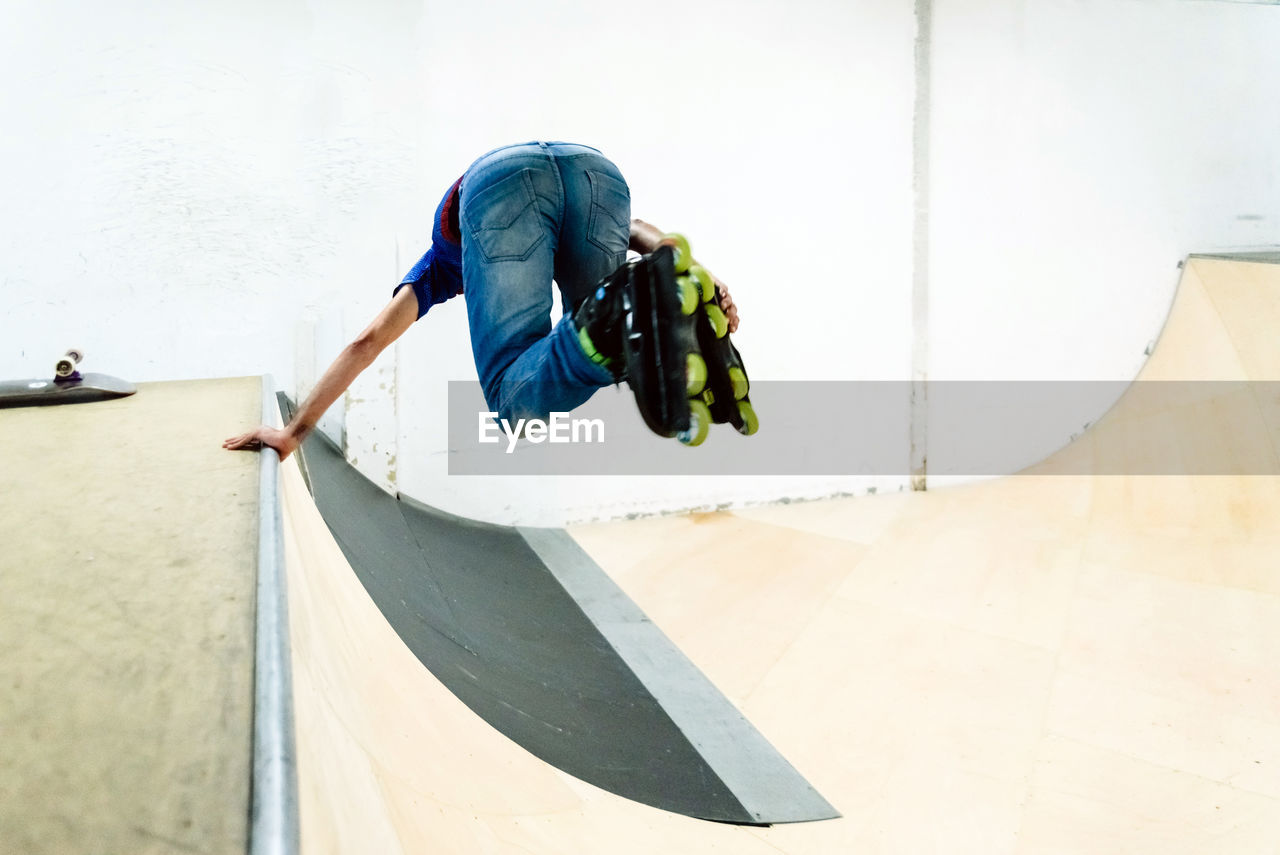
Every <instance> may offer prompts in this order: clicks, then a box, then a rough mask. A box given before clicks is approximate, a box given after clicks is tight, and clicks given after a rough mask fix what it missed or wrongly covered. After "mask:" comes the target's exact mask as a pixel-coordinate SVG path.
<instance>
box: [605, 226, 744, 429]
mask: <svg viewBox="0 0 1280 855" xmlns="http://www.w3.org/2000/svg"><path fill="white" fill-rule="evenodd" d="M667 237H668V238H669V239H670V240H671V244H664V245H662V246H660V247H658V249H656V250H655V251H654V252H652V253H650V254H649V255H645V256H642V257H641V258H639V259H638V260H636V261H634V262H631V263H630V264H629V265H627V267H626V268H625V269H626V270H627V286H626V287H625V288H624V289H623V293H622V304H623V321H624V322H623V338H622V349H623V353H624V355H625V357H626V366H627V367H626V377H627V383H628V385H630V386H631V389H632V391H633V392H634V393H635V396H636V404H637V406H638V407H639V409H640V414H641V416H643V417H644V420H645V423H646V424H647V425H648V426H649V428H650V429H651V430H652V431H653V432H654V433H657V434H659V435H660V436H674V437H676V438H677V439H679V440H680V441H681V442H682V443H684V444H686V445H699V444H701V443H702V441H703V440H704V439H706V436H707V431H708V429H709V428H710V426H711V424H712V423H713V422H727V423H730V424H732V425H733V426H734V427H735V428H737V429H738V431H739V432H740V433H743V434H748V435H749V434H752V433H755V431H756V429H757V427H758V426H759V422H758V421H757V419H756V416H755V411H754V410H753V409H752V408H751V402H750V401H749V400H748V398H747V392H748V389H749V384H748V381H747V374H746V369H745V368H744V367H743V364H742V358H741V356H739V354H738V351H737V349H736V348H735V347H734V346H733V345H732V344H731V343H730V342H729V337H728V336H729V322H728V319H727V318H726V317H725V314H724V312H723V310H721V308H720V304H719V295H718V294H717V292H716V288H715V285H714V283H713V281H712V279H711V275H710V274H709V273H707V271H706V270H704V269H703V268H702V267H700V266H698V265H695V264H692V263H691V262H692V255H691V254H690V252H689V242H688V241H687V240H686V239H685V238H684V237H683V236H681V235H668V236H667ZM672 244H673V245H672Z"/></svg>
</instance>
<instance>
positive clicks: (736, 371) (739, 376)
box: [728, 365, 751, 401]
mask: <svg viewBox="0 0 1280 855" xmlns="http://www.w3.org/2000/svg"><path fill="white" fill-rule="evenodd" d="M728 373H729V382H730V383H732V384H733V399H734V400H735V401H741V400H742V399H743V398H745V397H747V390H748V389H750V388H751V387H750V384H749V383H747V373H746V372H745V371H743V370H742V369H741V368H739V367H738V366H736V365H735V366H733V367H732V368H730V369H729V372H728Z"/></svg>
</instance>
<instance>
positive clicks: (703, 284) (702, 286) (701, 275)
mask: <svg viewBox="0 0 1280 855" xmlns="http://www.w3.org/2000/svg"><path fill="white" fill-rule="evenodd" d="M689 275H690V276H691V277H693V280H694V281H695V282H697V283H698V289H699V290H700V291H702V302H704V303H710V302H711V301H712V300H714V299H715V298H716V283H715V280H714V279H712V278H711V274H710V273H708V272H707V268H705V267H703V266H702V265H701V264H695V265H693V266H692V267H690V268H689Z"/></svg>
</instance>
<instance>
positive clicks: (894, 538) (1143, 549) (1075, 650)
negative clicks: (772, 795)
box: [285, 259, 1280, 855]
mask: <svg viewBox="0 0 1280 855" xmlns="http://www.w3.org/2000/svg"><path fill="white" fill-rule="evenodd" d="M1276 329H1280V268H1274V267H1263V266H1259V265H1248V264H1238V263H1227V262H1218V261H1209V260H1201V259H1196V260H1192V261H1191V262H1190V263H1189V264H1188V265H1187V270H1186V275H1185V277H1184V281H1183V284H1182V287H1181V289H1180V291H1179V295H1178V299H1177V302H1176V305H1175V306H1174V309H1173V312H1172V314H1171V316H1170V319H1169V322H1168V325H1167V327H1166V331H1165V334H1164V336H1163V337H1162V339H1161V341H1160V343H1159V345H1158V347H1157V348H1156V350H1155V352H1154V353H1153V355H1152V357H1151V360H1150V362H1149V365H1148V367H1147V369H1146V370H1145V371H1144V372H1143V375H1142V376H1143V379H1156V378H1177V379H1180V380H1206V381H1208V380H1213V381H1232V382H1233V383H1234V382H1236V381H1266V380H1271V379H1274V374H1275V373H1276V372H1277V369H1280V351H1277V345H1276V344H1275V342H1276V341H1277V338H1276V336H1275V335H1274V333H1273V331H1274V330H1276ZM1243 388H1244V389H1245V390H1246V391H1247V392H1248V394H1251V395H1253V396H1254V397H1253V408H1252V412H1254V413H1257V414H1260V415H1259V417H1258V418H1255V419H1253V420H1252V424H1253V425H1262V426H1263V427H1264V428H1265V426H1266V425H1268V424H1275V422H1274V420H1271V418H1270V417H1271V416H1274V415H1275V410H1274V405H1275V404H1276V400H1275V399H1274V398H1269V397H1268V393H1267V392H1266V387H1265V386H1263V385H1251V384H1246V385H1245V386H1244V387H1243ZM1206 390H1207V387H1206ZM1237 391H1239V390H1237ZM1235 400H1236V399H1235V398H1234V397H1233V398H1231V399H1230V401H1229V402H1228V403H1230V402H1234V401H1235ZM1220 403H1221V402H1218V403H1215V401H1214V399H1212V398H1210V399H1204V398H1201V399H1199V400H1196V399H1194V397H1191V398H1179V399H1177V400H1167V399H1166V400H1161V399H1154V400H1153V401H1148V402H1145V403H1144V405H1143V406H1142V407H1138V408H1134V407H1131V406H1130V405H1129V404H1128V403H1127V402H1126V401H1123V400H1122V401H1121V403H1120V404H1119V405H1117V407H1116V408H1114V409H1113V410H1112V411H1111V413H1109V414H1108V415H1107V417H1105V418H1104V419H1102V420H1101V422H1100V423H1099V425H1098V426H1097V427H1096V428H1095V429H1094V430H1093V431H1091V432H1090V433H1089V434H1086V435H1085V437H1083V438H1082V441H1081V442H1078V443H1076V444H1075V445H1073V446H1071V447H1069V448H1067V449H1064V451H1063V452H1061V453H1060V454H1062V455H1081V454H1086V453H1087V454H1104V455H1105V454H1106V453H1109V452H1107V449H1108V448H1109V447H1113V446H1112V443H1113V442H1123V443H1131V442H1132V437H1133V435H1134V433H1133V432H1134V431H1136V433H1137V435H1139V436H1143V437H1148V436H1160V435H1161V434H1160V433H1159V431H1158V430H1156V429H1154V428H1153V427H1152V425H1160V424H1164V423H1171V422H1170V419H1173V416H1177V418H1176V419H1174V422H1177V421H1181V423H1183V424H1198V425H1200V426H1202V427H1203V426H1204V425H1206V424H1209V425H1211V426H1212V425H1213V424H1216V422H1215V420H1216V419H1217V418H1218V414H1219V413H1220V412H1221V407H1220ZM1153 407H1154V409H1153ZM1161 407H1163V409H1164V411H1165V414H1166V416H1168V418H1166V419H1165V421H1164V422H1162V421H1161V418H1160V415H1159V413H1157V412H1156V410H1158V409H1160V408H1161ZM1232 412H1244V410H1243V409H1242V410H1239V411H1236V410H1232ZM1104 435H1109V436H1111V437H1114V438H1115V439H1108V438H1107V436H1104ZM1275 437H1276V434H1275V432H1274V430H1273V431H1272V432H1271V433H1270V434H1269V436H1268V437H1267V439H1268V443H1269V444H1270V447H1271V449H1272V451H1273V452H1274V449H1275V447H1276V443H1275ZM1217 438H1218V445H1219V446H1220V447H1223V448H1226V449H1230V450H1233V453H1234V454H1235V457H1233V458H1231V459H1234V460H1237V461H1242V462H1245V463H1248V464H1249V466H1248V467H1247V468H1245V469H1243V470H1241V471H1240V472H1239V473H1237V474H1227V475H1217V476H1212V477H1210V476H1193V475H1166V476H1151V475H1123V474H1110V475H1105V476H1099V475H1087V474H1071V475H1054V474H1052V472H1053V471H1055V466H1059V467H1060V469H1062V470H1063V471H1071V472H1075V473H1079V472H1080V471H1081V470H1080V468H1079V467H1080V466H1081V459H1082V458H1076V459H1072V460H1068V461H1065V462H1064V461H1063V460H1062V459H1060V458H1059V456H1058V455H1055V457H1054V458H1051V459H1050V460H1049V461H1046V463H1045V464H1044V465H1042V466H1041V467H1038V468H1036V469H1035V470H1033V471H1032V472H1031V473H1028V474H1024V475H1021V476H1018V477H1013V478H1007V479H1004V480H1002V481H998V482H990V483H985V484H979V485H973V486H968V487H962V488H956V489H950V490H942V491H935V492H930V493H912V494H898V495H888V496H872V497H861V498H857V499H846V500H835V501H828V502H820V503H813V504H807V505H794V506H783V507H770V508H762V509H755V510H745V511H739V512H735V513H718V514H707V515H694V516H687V517H679V518H660V519H651V520H639V521H633V522H628V523H618V524H608V525H598V526H586V527H580V528H576V529H574V530H572V532H571V534H572V535H573V537H574V538H575V540H576V541H577V543H578V544H579V545H580V546H581V547H582V548H583V549H584V550H585V551H586V552H587V553H588V554H590V555H591V556H592V558H593V559H594V560H595V561H596V562H597V563H598V564H599V565H600V566H601V567H603V568H604V569H605V570H606V571H607V572H608V573H609V575H610V576H611V578H612V579H613V580H614V581H615V582H616V583H617V584H618V585H619V586H620V587H621V588H622V589H623V590H625V591H626V592H627V594H628V596H629V597H630V598H631V599H633V600H634V601H635V602H636V603H637V604H638V606H639V607H640V608H642V609H643V610H644V612H645V613H646V614H648V615H649V616H650V617H651V618H652V619H653V621H654V622H656V623H657V624H659V625H661V626H662V627H663V629H664V630H665V631H666V633H667V634H668V635H669V636H670V637H671V639H672V641H673V642H674V643H675V644H676V645H677V646H678V647H679V648H680V649H681V650H683V651H684V653H685V654H687V655H688V657H689V658H690V659H691V660H692V661H693V662H695V663H696V664H697V665H698V667H699V668H701V669H702V670H703V671H704V672H705V673H706V674H707V676H708V677H709V678H710V679H711V680H713V681H714V682H715V684H716V685H717V686H719V687H720V688H721V689H722V690H723V691H724V692H725V694H726V695H727V696H728V698H729V699H730V700H731V701H732V702H733V703H734V704H735V705H736V706H737V707H738V708H739V709H741V710H742V712H743V713H744V714H745V715H746V716H747V717H749V718H750V719H751V721H752V722H753V723H754V724H755V725H756V726H757V727H759V728H760V730H761V731H762V732H763V733H764V734H765V735H767V736H768V737H769V739H770V741H771V742H772V743H773V744H774V745H776V746H777V748H778V749H779V750H780V751H781V752H782V753H783V754H785V755H786V756H787V757H788V758H790V759H791V760H792V761H793V762H794V763H795V764H796V766H797V767H798V768H800V769H803V770H804V772H805V774H806V775H807V776H808V777H809V779H810V780H811V781H812V782H813V783H814V785H815V786H816V787H817V788H818V789H819V790H820V791H822V792H823V793H824V794H826V795H827V796H829V797H830V798H831V799H832V801H833V802H834V803H836V804H838V805H840V806H841V808H843V809H844V811H845V813H846V816H845V817H844V818H843V819H839V820H836V821H832V822H821V823H805V824H794V825H780V826H774V827H771V828H758V827H750V826H733V825H723V824H717V823H706V822H700V821H696V820H692V819H689V818H687V817H683V816H680V815H676V814H673V813H669V812H666V811H660V810H654V809H653V808H650V807H646V806H644V805H641V804H638V803H637V802H635V801H632V800H629V799H625V798H621V797H619V796H617V795H614V794H612V793H609V792H606V791H604V790H602V789H599V788H597V787H594V786H591V785H589V784H586V783H583V782H582V781H580V780H578V779H576V778H574V777H572V776H570V775H567V774H565V773H563V772H561V771H559V770H558V769H556V768H555V767H554V766H552V765H550V764H548V763H545V762H543V761H542V760H540V759H538V758H536V757H534V756H532V755H531V754H529V753H528V752H526V751H524V750H522V749H521V748H519V747H518V746H516V745H515V744H513V743H512V742H511V741H510V740H509V739H508V738H507V737H505V736H503V735H501V734H500V733H498V732H497V731H496V730H494V729H493V728H492V727H490V726H489V725H487V724H486V723H484V722H483V721H481V720H480V719H479V718H478V717H477V716H476V715H474V714H473V713H472V712H471V710H470V709H468V708H467V707H466V706H465V705H464V704H463V703H462V702H461V701H460V700H458V698H457V697H455V696H454V694H453V693H452V692H450V691H449V690H448V689H446V688H445V687H444V686H443V685H442V684H441V683H440V681H439V680H437V679H436V678H435V677H433V676H432V675H431V673H430V672H429V671H428V670H427V669H426V668H425V667H424V666H423V665H422V664H421V663H420V662H419V661H418V659H417V657H415V656H414V655H413V653H412V652H411V651H410V650H409V649H408V648H407V647H406V646H405V645H404V643H403V642H401V641H400V639H399V638H398V637H397V636H396V634H395V632H394V631H393V630H392V629H391V627H390V626H389V624H388V623H387V621H386V620H385V619H384V618H383V616H382V614H381V613H380V612H379V611H378V609H377V607H376V606H375V605H374V603H373V601H372V600H371V599H370V597H369V596H368V594H367V593H366V592H365V590H364V588H363V587H362V586H361V584H360V582H359V581H358V580H357V578H356V577H355V575H354V574H353V573H352V572H351V570H350V568H349V567H348V566H347V562H346V559H345V557H344V556H343V555H342V552H341V550H340V549H339V548H338V547H337V545H336V544H335V543H334V541H333V540H332V538H331V537H330V536H329V534H328V530H327V529H326V527H325V526H324V524H323V521H322V520H321V519H320V517H319V515H318V513H317V511H316V509H315V505H314V503H313V502H312V501H311V499H310V497H309V496H308V495H307V494H306V492H305V490H304V489H303V486H302V483H301V479H300V477H299V475H298V474H297V473H296V472H295V471H292V467H286V471H285V482H286V483H285V506H286V514H287V519H288V522H287V524H286V532H287V535H288V542H287V544H286V545H287V551H288V557H289V572H290V580H289V581H290V589H291V602H290V605H291V609H292V615H293V631H294V652H295V681H296V693H297V694H296V697H297V707H298V727H299V777H300V789H301V798H302V821H303V841H304V849H305V850H306V851H308V852H351V851H379V852H387V853H397V852H406V853H416V852H423V851H437V852H459V853H461V852H467V853H470V852H521V853H528V852H537V853H564V852H582V853H586V852H596V851H603V850H608V851H611V852H619V853H631V852H635V853H640V852H644V853H650V852H654V851H668V852H689V853H693V852H699V853H700V852H713V851H725V852H734V853H746V855H753V853H761V854H762V855H763V854H764V853H767V855H778V853H779V852H782V853H789V855H809V853H813V855H817V853H823V855H825V853H831V852H940V853H967V852H973V853H982V855H991V853H1045V852H1099V851H1124V852H1130V853H1141V852H1160V853H1170V852H1177V853H1182V852H1185V853H1193V852H1194V853H1197V855H1202V854H1203V853H1222V855H1238V853H1242V852H1266V851H1269V850H1270V849H1271V848H1273V847H1274V841H1275V840H1276V839H1278V838H1280V777H1277V775H1276V774H1275V770H1276V769H1277V768H1280V724H1278V723H1277V719H1276V716H1275V715H1274V712H1275V710H1276V709H1277V708H1280V673H1277V670H1276V669H1275V667H1274V663H1275V662H1276V661H1277V659H1278V658H1280V630H1278V629H1277V627H1280V578H1277V576H1276V575H1275V574H1274V572H1273V571H1272V568H1273V567H1274V564H1275V556H1276V555H1278V554H1280V534H1277V532H1276V528H1275V524H1274V521H1275V520H1276V519H1277V518H1280V483H1278V481H1277V478H1276V477H1275V476H1274V474H1263V475H1257V474H1248V473H1253V472H1257V471H1258V469H1257V466H1256V463H1257V461H1258V460H1265V459H1266V454H1265V453H1264V452H1265V450H1266V449H1265V448H1264V447H1261V446H1259V445H1257V442H1256V441H1257V439H1258V434H1257V432H1256V431H1255V430H1254V429H1253V428H1248V429H1245V430H1240V431H1237V430H1236V429H1235V425H1233V424H1227V425H1226V426H1224V427H1223V428H1222V429H1221V430H1220V431H1219V432H1218V434H1217ZM1125 447H1126V448H1127V447H1128V446H1127V445H1126V446H1125ZM1165 448H1166V449H1167V448H1168V445H1167V444H1166V446H1165ZM1081 449H1084V451H1081ZM1055 458H1057V463H1055ZM1098 459H1099V460H1102V461H1103V462H1105V458H1098ZM1067 464H1069V466H1068V465H1067ZM1106 469H1108V470H1110V471H1115V470H1114V468H1112V467H1106ZM712 556H714V560H713V559H712Z"/></svg>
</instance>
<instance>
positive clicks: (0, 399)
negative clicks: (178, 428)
mask: <svg viewBox="0 0 1280 855" xmlns="http://www.w3.org/2000/svg"><path fill="white" fill-rule="evenodd" d="M83 358H84V355H83V353H81V352H80V351H78V350H69V351H67V352H66V354H65V355H64V356H63V357H62V358H60V359H59V360H58V362H57V364H56V365H55V367H54V376H53V377H52V378H50V379H47V380H46V379H40V380H0V407H40V406H51V405H54V404H86V403H89V402H91V401H106V400H109V399H111V398H123V397H125V396H126V395H132V394H133V393H134V392H136V391H138V388H137V387H136V386H134V385H133V384H132V383H130V382H129V381H127V380H121V379H120V378H119V377H112V376H111V375H110V374H94V373H88V374H81V373H80V372H79V371H77V370H76V366H77V365H78V364H79V363H80V360H81V359H83Z"/></svg>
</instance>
